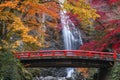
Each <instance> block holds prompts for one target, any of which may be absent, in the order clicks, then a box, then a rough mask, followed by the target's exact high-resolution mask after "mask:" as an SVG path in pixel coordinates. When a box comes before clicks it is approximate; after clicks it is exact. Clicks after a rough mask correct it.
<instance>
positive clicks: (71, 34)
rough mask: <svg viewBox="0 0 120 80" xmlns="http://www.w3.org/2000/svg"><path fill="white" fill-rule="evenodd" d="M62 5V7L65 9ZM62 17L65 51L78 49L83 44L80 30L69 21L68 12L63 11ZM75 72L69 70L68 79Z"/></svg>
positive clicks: (61, 1)
mask: <svg viewBox="0 0 120 80" xmlns="http://www.w3.org/2000/svg"><path fill="white" fill-rule="evenodd" d="M64 1H65V0H59V2H60V3H62V4H63V3H64ZM62 4H61V5H60V6H61V7H63V5H62ZM60 16H61V24H62V27H63V29H62V33H63V40H64V47H65V50H76V49H78V48H79V47H80V46H81V45H82V44H83V41H82V38H81V33H80V30H79V29H78V28H77V27H76V26H75V25H74V23H73V22H72V21H71V20H70V19H69V16H67V15H66V10H61V12H60ZM73 72H74V68H67V77H71V76H72V73H73Z"/></svg>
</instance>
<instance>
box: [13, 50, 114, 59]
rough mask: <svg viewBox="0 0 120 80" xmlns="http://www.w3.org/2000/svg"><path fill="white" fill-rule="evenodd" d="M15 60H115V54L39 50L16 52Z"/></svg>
mask: <svg viewBox="0 0 120 80" xmlns="http://www.w3.org/2000/svg"><path fill="white" fill-rule="evenodd" d="M15 57H16V58H40V57H81V58H98V59H114V60H115V59H116V53H115V52H114V53H112V52H96V51H84V50H41V51H25V52H16V53H15Z"/></svg>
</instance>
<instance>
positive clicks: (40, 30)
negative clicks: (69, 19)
mask: <svg viewBox="0 0 120 80" xmlns="http://www.w3.org/2000/svg"><path fill="white" fill-rule="evenodd" d="M51 4H52V5H51ZM48 5H49V6H48ZM53 5H54V6H55V5H56V10H55V11H54V10H53ZM58 8H59V7H58V6H57V4H56V3H55V2H51V3H40V2H39V0H23V1H22V0H12V1H10V0H4V1H1V4H0V22H1V23H0V25H1V28H0V36H1V38H0V40H1V43H0V46H1V47H3V46H2V45H3V44H4V45H6V46H8V44H11V45H10V46H11V47H13V48H16V47H18V46H20V45H21V44H22V47H23V48H24V49H26V48H28V49H33V47H34V46H35V45H36V46H38V47H45V46H44V37H45V36H46V34H45V26H46V25H49V26H52V27H53V28H55V27H56V26H57V20H58V18H59V15H58V11H59V9H58ZM47 16H49V17H50V18H51V19H52V21H53V22H50V21H48V20H47V19H46V17H47ZM30 45H32V46H30ZM29 46H30V47H29Z"/></svg>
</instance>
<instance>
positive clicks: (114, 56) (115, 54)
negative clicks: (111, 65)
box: [113, 52, 117, 60]
mask: <svg viewBox="0 0 120 80" xmlns="http://www.w3.org/2000/svg"><path fill="white" fill-rule="evenodd" d="M113 58H114V60H116V58H117V53H116V52H114V54H113Z"/></svg>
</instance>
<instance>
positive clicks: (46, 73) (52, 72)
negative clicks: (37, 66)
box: [40, 68, 67, 77]
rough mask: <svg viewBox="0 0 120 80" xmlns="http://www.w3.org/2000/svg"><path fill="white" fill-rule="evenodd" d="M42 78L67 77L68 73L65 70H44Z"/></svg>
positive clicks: (42, 70)
mask: <svg viewBox="0 0 120 80" xmlns="http://www.w3.org/2000/svg"><path fill="white" fill-rule="evenodd" d="M40 73H41V76H43V77H46V76H53V77H66V76H67V72H66V69H65V68H42V69H41V71H40Z"/></svg>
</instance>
